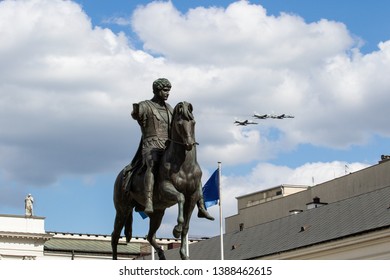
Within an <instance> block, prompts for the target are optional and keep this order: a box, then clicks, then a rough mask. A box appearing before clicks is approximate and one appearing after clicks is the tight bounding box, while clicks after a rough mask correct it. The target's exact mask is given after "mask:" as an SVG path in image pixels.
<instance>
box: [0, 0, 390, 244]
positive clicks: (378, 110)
mask: <svg viewBox="0 0 390 280" xmlns="http://www.w3.org/2000/svg"><path fill="white" fill-rule="evenodd" d="M388 11H390V2H388V1H375V4H373V2H372V1H352V0H345V1H335V0H328V1H325V0H318V1H310V0H288V1H287V0H285V1H282V0H264V1H170V2H167V1H158V2H152V1H123V0H122V1H120V0H114V1H92V0H85V1H83V0H79V1H56V0H50V1H45V0H31V1H7V0H6V1H1V2H0V38H1V41H2V44H1V46H0V61H1V62H2V63H0V73H1V75H0V123H1V125H0V126H1V128H2V129H1V130H0V213H3V214H23V213H24V197H25V196H26V195H27V194H28V193H31V194H32V195H33V196H34V198H35V214H36V215H39V216H45V217H46V230H49V231H63V232H76V233H99V234H110V233H111V231H112V225H113V219H114V215H115V212H114V206H113V202H112V188H113V182H114V180H115V176H116V174H117V172H118V171H119V170H120V169H121V168H123V166H125V165H126V164H127V163H128V162H129V161H130V160H131V158H132V156H133V154H134V151H135V149H136V147H137V144H138V141H139V137H140V131H139V128H138V126H137V124H136V122H135V121H133V120H132V119H131V117H130V111H131V104H132V103H135V102H139V101H141V100H144V99H149V98H151V96H152V92H151V84H152V82H153V80H154V79H156V78H159V77H166V78H168V79H169V80H171V82H172V84H173V88H172V91H171V96H170V99H169V103H170V104H171V105H175V104H176V103H178V102H179V101H182V100H187V101H190V102H191V103H192V104H193V106H194V110H195V111H194V114H195V118H196V120H197V138H198V142H199V143H200V145H199V147H198V160H199V163H200V164H201V167H202V170H203V178H202V181H203V182H205V181H206V180H207V179H208V177H209V176H210V174H211V173H212V172H213V171H214V170H215V168H216V167H217V162H218V161H221V162H222V174H223V180H222V183H223V188H224V189H223V197H224V198H225V199H224V214H225V216H231V215H234V214H236V211H237V209H236V200H235V197H237V196H240V195H243V194H247V193H250V192H254V191H258V190H261V189H266V188H269V187H273V186H276V185H278V184H282V183H286V184H305V185H311V184H312V183H313V181H314V182H315V183H320V182H323V181H326V180H329V179H333V178H334V177H337V176H342V175H344V174H345V172H346V166H347V171H348V172H354V171H357V170H359V169H362V168H365V167H367V166H370V165H373V164H376V163H377V162H378V160H379V159H380V156H381V155H382V154H387V153H388V143H389V136H390V128H389V126H388V124H387V118H388V116H387V110H388V108H387V107H388V104H389V103H390V95H389V94H388V89H389V88H390V80H389V79H388V77H387V76H388V75H387V73H389V68H390V41H389V39H390V28H389V26H390V17H389V16H388ZM254 112H257V113H261V114H281V113H286V114H291V115H294V116H295V118H294V119H284V120H273V119H267V120H259V121H258V122H259V124H258V125H254V126H248V127H237V126H235V125H233V122H234V120H235V119H252V115H253V113H254ZM217 210H218V209H217V207H212V208H210V211H211V212H212V213H213V214H214V215H215V216H217V215H218V211H217ZM175 215H176V207H172V208H171V209H169V211H168V212H167V215H166V218H165V220H164V223H163V225H162V227H161V230H160V231H159V232H158V236H159V237H172V236H171V231H172V227H173V225H174V221H175ZM135 224H136V225H135V226H134V235H136V236H144V235H146V233H147V221H146V220H142V219H141V218H139V217H138V216H136V221H135ZM218 231H219V225H218V222H209V221H203V220H200V219H198V218H197V217H196V215H194V216H193V219H192V224H191V230H190V235H192V236H213V235H216V234H218Z"/></svg>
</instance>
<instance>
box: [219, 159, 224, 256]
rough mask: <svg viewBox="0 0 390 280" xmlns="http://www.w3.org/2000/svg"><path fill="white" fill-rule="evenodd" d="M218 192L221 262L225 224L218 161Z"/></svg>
mask: <svg viewBox="0 0 390 280" xmlns="http://www.w3.org/2000/svg"><path fill="white" fill-rule="evenodd" d="M218 191H219V225H220V236H221V260H222V261H223V260H224V250H223V223H222V203H221V202H222V194H221V162H220V161H218Z"/></svg>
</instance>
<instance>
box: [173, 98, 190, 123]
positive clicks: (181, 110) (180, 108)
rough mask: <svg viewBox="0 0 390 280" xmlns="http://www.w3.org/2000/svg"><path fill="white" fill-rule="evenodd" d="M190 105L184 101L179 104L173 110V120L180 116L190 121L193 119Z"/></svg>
mask: <svg viewBox="0 0 390 280" xmlns="http://www.w3.org/2000/svg"><path fill="white" fill-rule="evenodd" d="M192 110H193V108H192V105H191V103H188V102H186V101H183V102H180V103H178V104H177V105H176V106H175V109H173V117H172V119H173V120H176V119H177V117H178V116H181V117H182V118H183V119H185V120H188V121H191V120H193V119H194V115H193V114H192Z"/></svg>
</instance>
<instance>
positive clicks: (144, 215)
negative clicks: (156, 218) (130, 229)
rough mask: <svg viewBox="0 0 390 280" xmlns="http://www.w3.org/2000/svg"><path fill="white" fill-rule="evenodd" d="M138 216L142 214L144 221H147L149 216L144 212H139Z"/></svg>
mask: <svg viewBox="0 0 390 280" xmlns="http://www.w3.org/2000/svg"><path fill="white" fill-rule="evenodd" d="M138 214H140V216H141V217H142V219H144V220H145V219H146V218H147V217H148V215H146V213H145V212H142V211H139V212H138Z"/></svg>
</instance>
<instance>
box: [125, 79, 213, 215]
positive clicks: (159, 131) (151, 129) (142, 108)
mask: <svg viewBox="0 0 390 280" xmlns="http://www.w3.org/2000/svg"><path fill="white" fill-rule="evenodd" d="M170 90H171V83H170V82H169V81H168V80H167V79H165V78H160V79H157V80H156V81H154V82H153V93H154V96H153V98H152V99H151V100H145V101H142V102H140V103H138V104H133V112H132V113H131V116H132V117H133V119H135V120H137V122H138V124H139V125H140V127H141V131H142V160H143V164H144V165H145V166H146V172H145V179H144V180H145V181H144V185H145V190H144V191H145V198H146V199H145V210H144V212H145V213H149V214H150V213H153V187H154V175H155V173H156V170H157V168H158V165H159V163H160V160H161V158H162V155H163V152H164V150H165V148H166V142H167V141H168V135H169V129H170V125H171V121H172V112H173V109H172V107H171V106H170V105H169V104H168V103H167V102H166V100H167V99H168V96H169V92H170ZM126 169H127V168H125V176H126V175H128V174H127V173H126ZM125 181H126V182H128V178H127V180H126V179H125ZM199 187H200V195H201V198H200V200H199V201H198V203H197V205H198V209H199V212H198V217H201V218H207V219H210V220H214V218H213V217H211V216H210V214H209V213H208V212H207V210H206V209H205V207H204V201H203V194H202V190H201V187H202V186H199Z"/></svg>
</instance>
